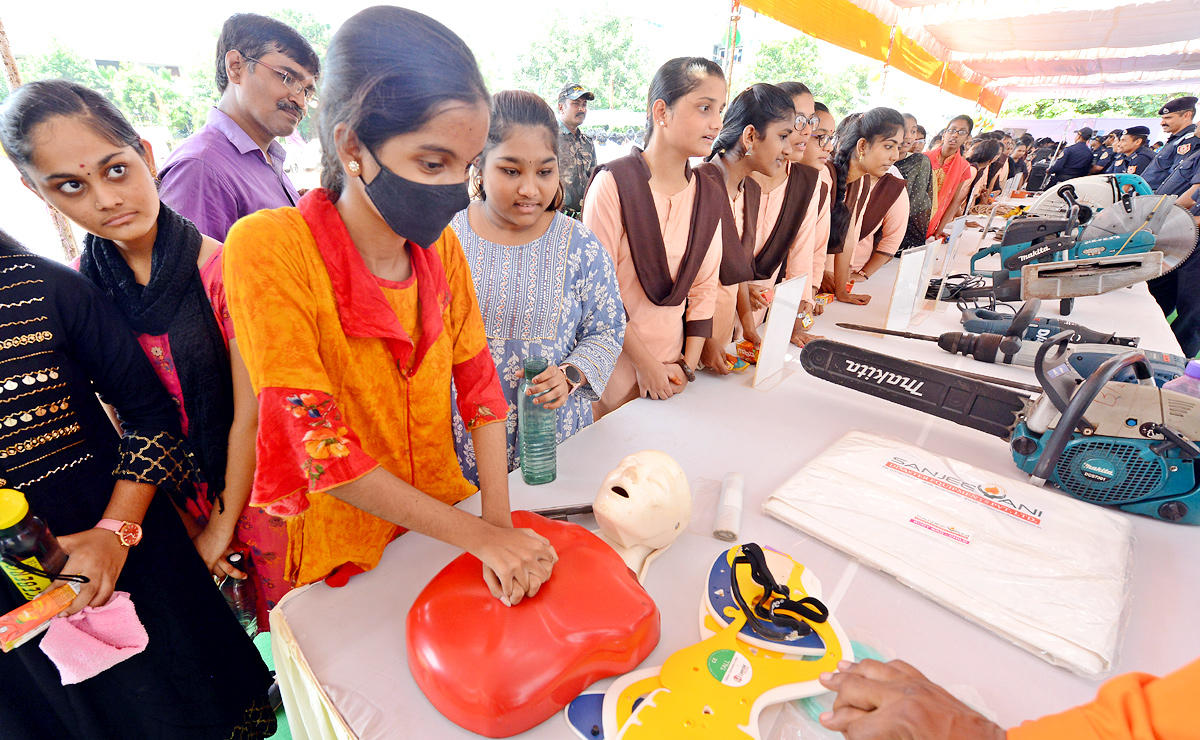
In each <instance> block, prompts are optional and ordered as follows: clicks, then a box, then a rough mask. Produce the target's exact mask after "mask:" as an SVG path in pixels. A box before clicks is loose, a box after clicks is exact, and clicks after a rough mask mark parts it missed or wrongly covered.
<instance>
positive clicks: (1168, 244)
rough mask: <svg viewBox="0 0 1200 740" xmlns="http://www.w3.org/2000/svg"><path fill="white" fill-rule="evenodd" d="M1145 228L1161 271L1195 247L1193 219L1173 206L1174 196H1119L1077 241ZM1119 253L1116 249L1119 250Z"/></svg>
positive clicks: (1166, 270) (1097, 215) (1175, 262)
mask: <svg viewBox="0 0 1200 740" xmlns="http://www.w3.org/2000/svg"><path fill="white" fill-rule="evenodd" d="M1141 231H1148V232H1150V233H1151V234H1154V237H1155V242H1154V247H1153V248H1152V249H1151V251H1155V252H1161V253H1162V255H1163V274H1164V275H1165V274H1166V273H1168V272H1170V271H1171V270H1174V269H1175V268H1176V267H1178V266H1179V265H1180V264H1182V263H1183V261H1184V260H1185V259H1187V258H1188V256H1189V255H1191V253H1192V252H1193V251H1195V249H1196V222H1195V220H1194V219H1193V218H1192V215H1191V214H1190V213H1188V212H1187V211H1186V210H1184V209H1183V208H1181V207H1179V206H1177V205H1175V196H1174V195H1134V196H1127V197H1124V198H1121V199H1120V200H1118V201H1117V202H1116V203H1114V204H1112V205H1111V206H1109V207H1107V208H1105V209H1104V210H1102V211H1100V212H1099V213H1097V214H1096V215H1095V216H1093V217H1092V220H1091V221H1090V222H1089V223H1088V225H1087V226H1086V227H1085V228H1084V230H1083V234H1082V235H1081V236H1080V242H1087V241H1091V240H1093V239H1100V238H1103V237H1111V236H1116V235H1128V236H1129V237H1130V238H1132V237H1133V235H1134V234H1136V233H1138V232H1141ZM1118 254H1119V252H1118Z"/></svg>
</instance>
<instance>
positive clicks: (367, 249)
mask: <svg viewBox="0 0 1200 740" xmlns="http://www.w3.org/2000/svg"><path fill="white" fill-rule="evenodd" d="M325 64H326V72H325V77H324V80H323V83H322V90H321V95H322V107H321V113H320V116H321V121H320V125H321V142H322V145H323V148H324V162H323V165H324V166H323V171H322V175H321V184H322V186H323V187H322V188H319V189H317V190H314V191H312V192H310V193H308V194H307V195H305V196H304V198H302V199H301V201H300V203H299V206H298V208H294V209H280V210H275V211H262V212H259V213H257V214H254V215H252V216H249V217H247V218H245V219H242V220H241V221H240V222H238V224H237V225H235V226H234V227H233V229H232V230H231V231H230V232H229V236H228V238H227V240H226V243H225V250H226V251H225V277H226V289H227V292H228V297H229V303H230V310H231V313H232V314H233V320H234V325H235V327H236V329H237V331H238V332H239V334H238V337H239V341H243V342H244V343H245V349H244V355H245V358H246V365H247V367H248V369H249V371H250V377H251V381H252V382H253V384H254V387H255V390H256V392H257V393H258V399H259V418H260V426H259V437H258V454H259V460H258V463H259V467H258V471H257V475H256V479H255V485H254V490H253V493H252V499H251V500H252V503H254V504H256V505H259V506H265V507H267V510H268V511H271V512H273V513H278V514H280V515H282V516H289V517H292V518H290V519H289V520H288V536H289V539H290V542H291V544H292V545H294V546H291V547H289V552H288V561H287V563H286V566H285V571H286V574H287V576H288V577H289V578H290V579H291V580H292V581H293V582H294V583H296V584H297V585H299V584H304V583H311V582H313V581H317V580H321V579H324V578H327V577H330V576H335V578H331V579H330V582H331V583H334V584H337V583H340V582H343V581H344V579H345V578H346V577H348V576H350V575H353V574H354V573H357V572H360V571H362V570H369V569H371V568H373V567H375V566H376V565H377V564H378V563H379V558H380V556H381V555H382V554H383V549H384V547H385V546H386V545H387V544H388V542H390V541H391V540H392V539H393V538H394V537H395V535H396V534H397V533H398V532H401V531H403V529H405V528H407V529H414V530H416V531H418V532H420V533H422V534H426V535H429V536H431V537H436V538H438V539H441V540H443V541H445V542H449V543H451V544H454V545H457V546H458V547H461V548H463V549H464V550H466V551H467V552H470V553H471V554H472V555H475V556H476V557H478V558H479V559H480V560H482V561H483V577H484V578H485V580H486V581H487V583H488V585H489V586H490V587H491V590H492V593H493V594H494V595H495V596H496V597H497V598H505V599H507V600H509V601H510V602H511V603H516V602H518V601H520V600H521V598H523V597H525V596H533V595H535V594H536V593H537V591H538V589H539V588H540V586H541V584H542V583H543V582H545V581H546V579H548V578H549V577H550V573H551V569H552V567H553V565H554V562H555V560H556V559H557V556H556V555H555V552H554V549H553V548H552V547H551V546H550V544H549V543H548V542H547V541H546V540H545V539H543V538H541V537H539V536H538V535H536V534H535V533H533V532H532V531H526V530H515V529H513V527H512V519H511V516H510V511H509V504H508V477H507V474H508V466H507V464H506V453H505V432H504V424H502V423H501V424H495V423H493V422H502V421H503V420H504V418H505V415H506V411H507V403H506V401H505V399H504V394H503V393H502V391H501V389H500V385H499V381H498V379H497V375H496V367H495V365H494V364H493V362H492V358H491V354H490V353H489V351H488V348H487V344H486V341H485V337H484V330H483V323H482V320H481V318H480V315H479V308H478V306H477V304H476V301H475V292H474V289H473V287H472V282H471V273H470V270H469V268H468V266H467V264H466V261H465V258H464V256H463V252H462V248H461V246H459V243H458V240H457V238H456V237H455V235H454V232H453V231H451V230H449V229H446V226H447V225H448V224H449V223H450V219H451V218H452V217H453V216H454V214H455V213H456V212H458V211H460V210H462V209H463V208H465V207H466V206H467V202H468V200H467V184H466V181H467V168H468V167H469V166H470V164H471V162H472V161H474V160H475V158H476V157H477V156H478V155H479V153H480V151H481V150H482V149H483V145H484V141H485V139H486V137H487V130H488V103H489V100H488V94H487V91H486V88H485V87H484V83H483V79H482V77H481V75H480V73H479V69H478V67H477V66H476V64H475V59H474V57H473V56H472V55H471V52H470V50H469V49H467V47H466V45H465V44H463V42H462V40H461V39H459V38H458V37H457V36H455V35H454V33H453V32H451V31H450V30H449V29H447V28H446V27H445V26H443V25H441V24H440V23H438V22H436V21H434V20H432V19H430V18H428V17H426V16H424V15H421V14H420V13H416V12H414V11H411V10H405V9H401V8H396V7H390V6H379V7H374V8H368V9H367V10H364V11H362V12H360V13H358V14H357V15H355V16H354V17H352V18H350V19H349V20H348V21H346V23H345V24H344V25H343V26H342V27H341V28H340V29H339V30H338V32H337V33H336V34H335V35H334V37H333V41H332V43H331V44H330V46H329V51H328V56H327V58H326V62H325ZM452 380H453V383H454V386H455V388H456V389H457V404H458V410H459V413H460V414H461V416H462V418H463V420H464V421H465V422H466V425H467V428H468V429H469V430H470V431H471V436H472V441H473V443H474V446H475V451H476V458H477V462H478V467H479V482H480V488H481V489H482V493H483V518H482V519H480V518H476V517H474V516H471V515H469V514H467V513H466V512H463V511H460V510H458V509H455V508H454V506H453V505H454V504H455V503H458V502H459V501H461V500H463V499H465V498H467V497H468V496H470V495H471V494H473V493H474V492H475V489H474V487H473V486H472V485H471V484H469V483H467V481H466V480H465V479H464V478H463V477H462V473H461V472H460V470H459V466H458V461H457V459H456V456H455V452H454V442H453V437H452V434H451V421H450V405H451V381H452ZM314 494H329V495H314ZM301 512H303V513H304V516H303V517H296V516H295V515H296V514H299V513H301Z"/></svg>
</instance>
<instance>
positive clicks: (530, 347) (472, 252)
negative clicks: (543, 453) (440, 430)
mask: <svg viewBox="0 0 1200 740" xmlns="http://www.w3.org/2000/svg"><path fill="white" fill-rule="evenodd" d="M468 210H469V209H468ZM450 226H451V228H453V229H454V232H455V233H456V234H457V235H458V240H459V242H461V243H462V249H463V254H465V255H466V257H467V264H469V265H470V266H471V277H472V278H473V279H474V281H475V296H476V298H477V300H478V301H479V311H480V314H482V316H483V325H484V329H485V331H486V332H487V342H488V348H489V349H490V350H491V352H492V360H494V361H495V363H496V372H497V373H498V374H499V376H500V386H501V388H503V390H504V396H505V398H506V399H507V401H508V414H507V417H506V420H505V430H506V431H507V434H508V469H509V470H516V468H517V466H518V465H520V463H521V444H520V439H519V435H518V430H517V404H518V403H519V402H520V399H519V398H518V395H517V391H518V388H519V386H520V384H521V379H520V378H518V377H517V375H516V373H517V371H518V370H520V369H521V363H522V361H523V360H524V359H525V358H527V357H544V358H546V359H547V360H549V361H550V363H551V364H553V365H560V364H562V363H568V364H571V365H574V366H575V367H577V368H579V371H580V372H582V373H583V375H584V377H586V378H587V384H586V385H582V386H580V387H579V388H577V389H575V392H574V393H572V394H571V395H570V396H568V397H567V402H566V404H565V405H563V406H562V407H561V408H559V409H558V410H557V413H556V414H555V417H556V423H557V427H556V431H555V438H556V440H557V442H558V443H559V444H561V443H562V442H563V440H565V439H567V438H568V437H570V436H571V435H573V434H575V433H576V432H578V431H579V430H581V429H583V428H584V427H586V426H587V425H589V424H591V423H592V402H593V401H598V400H599V399H600V396H601V395H603V394H604V388H605V386H606V385H607V384H608V379H609V377H610V376H611V375H612V372H613V369H614V368H616V365H617V357H619V356H620V354H621V348H622V346H623V343H624V341H625V306H624V304H622V303H621V289H620V288H619V287H618V284H617V271H616V268H615V267H614V266H613V263H612V259H611V258H610V257H609V256H608V252H607V250H605V249H604V246H603V245H602V244H600V242H599V240H597V239H596V237H595V235H594V234H592V232H591V231H590V230H589V229H588V228H587V227H586V226H584V225H583V224H581V223H579V222H578V221H576V220H575V219H573V218H569V217H567V216H565V215H563V214H562V213H558V214H555V216H554V220H553V221H551V222H550V227H549V228H548V229H547V230H546V233H545V234H542V235H541V236H539V237H538V238H537V239H534V240H533V241H532V242H529V243H528V244H525V245H522V246H516V247H513V246H505V245H501V244H496V243H494V242H491V241H488V240H487V239H484V238H483V237H482V236H480V235H479V234H478V233H476V232H475V230H474V229H473V228H471V221H470V218H469V217H468V215H467V210H463V211H459V212H458V215H456V216H455V217H454V220H453V221H451V222H450ZM454 444H455V447H456V448H457V450H458V461H459V465H460V466H462V469H463V475H464V476H466V478H467V480H469V481H471V482H472V483H476V484H477V483H478V480H479V471H478V468H477V467H476V460H475V447H474V445H473V444H472V443H471V437H470V434H469V433H468V432H467V430H466V428H465V427H464V426H463V424H462V421H461V419H460V418H459V416H458V413H457V411H455V414H454Z"/></svg>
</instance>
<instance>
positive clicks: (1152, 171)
mask: <svg viewBox="0 0 1200 740" xmlns="http://www.w3.org/2000/svg"><path fill="white" fill-rule="evenodd" d="M1195 132H1196V124H1194V123H1193V124H1189V125H1188V126H1187V127H1185V128H1183V129H1180V130H1179V131H1176V132H1175V133H1173V134H1171V136H1170V137H1169V138H1168V139H1167V143H1166V144H1163V148H1162V149H1160V150H1158V155H1157V156H1156V157H1155V158H1154V161H1153V162H1152V163H1151V164H1150V166H1149V167H1147V168H1146V171H1145V172H1143V173H1141V175H1142V177H1144V178H1146V182H1148V183H1150V187H1152V188H1154V192H1156V193H1157V192H1158V189H1159V187H1160V186H1161V185H1162V184H1163V182H1165V181H1166V179H1167V176H1168V175H1170V174H1171V170H1173V169H1175V166H1176V165H1178V164H1179V163H1180V162H1182V161H1183V158H1184V157H1186V156H1187V155H1188V154H1190V153H1191V152H1193V151H1195V149H1196V136H1195ZM1181 148H1182V150H1183V151H1180V149H1181Z"/></svg>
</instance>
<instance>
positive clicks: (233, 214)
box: [161, 13, 321, 241]
mask: <svg viewBox="0 0 1200 740" xmlns="http://www.w3.org/2000/svg"><path fill="white" fill-rule="evenodd" d="M320 71H321V69H320V61H319V60H318V59H317V54H316V52H314V51H313V48H312V47H311V46H310V45H309V44H308V42H307V41H305V40H304V38H303V37H302V36H301V35H300V34H299V33H297V32H296V31H295V30H293V29H292V28H290V27H289V26H287V25H285V24H283V23H280V22H279V21H277V20H274V19H271V18H266V17H264V16H261V15H254V14H253V13H239V14H237V15H234V16H232V17H230V18H229V20H227V21H225V25H224V26H223V27H222V28H221V36H220V38H219V39H217V89H218V90H220V91H221V100H220V101H219V102H218V103H217V107H216V108H214V109H213V110H212V112H210V113H209V114H208V123H207V124H205V125H204V127H203V128H201V129H200V130H199V131H197V132H196V133H194V134H192V135H191V136H189V137H188V138H187V139H186V140H185V141H184V142H183V143H182V144H180V145H179V146H178V147H176V149H175V151H173V152H171V156H169V157H167V163H166V164H165V165H164V166H163V169H162V172H161V178H162V188H161V196H162V199H163V202H165V203H166V204H167V205H169V206H170V207H171V208H173V209H175V210H176V211H178V212H179V213H181V214H183V215H184V216H185V217H187V218H188V219H190V220H191V221H192V222H193V223H195V224H196V227H197V228H199V229H200V232H201V233H202V234H207V235H208V236H211V237H212V238H214V239H216V240H218V241H224V240H225V235H226V234H227V233H228V232H229V227H231V226H233V223H234V222H235V221H237V220H238V219H239V218H241V217H242V216H245V215H248V214H251V213H254V212H255V211H258V210H262V209H264V208H280V207H284V206H293V205H295V204H296V201H298V200H299V199H300V196H299V195H298V194H297V193H296V188H295V187H294V186H293V185H292V183H291V181H290V180H289V179H288V177H287V175H286V174H284V172H283V160H284V158H285V157H286V154H285V153H284V150H283V146H282V145H281V144H280V143H279V142H278V141H276V139H277V138H278V137H286V136H291V135H292V133H293V132H295V130H296V126H297V125H299V123H300V120H301V119H302V118H304V114H305V112H306V111H307V110H308V106H309V105H310V104H311V103H312V102H313V101H314V99H315V96H316V78H317V75H319V74H320Z"/></svg>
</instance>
